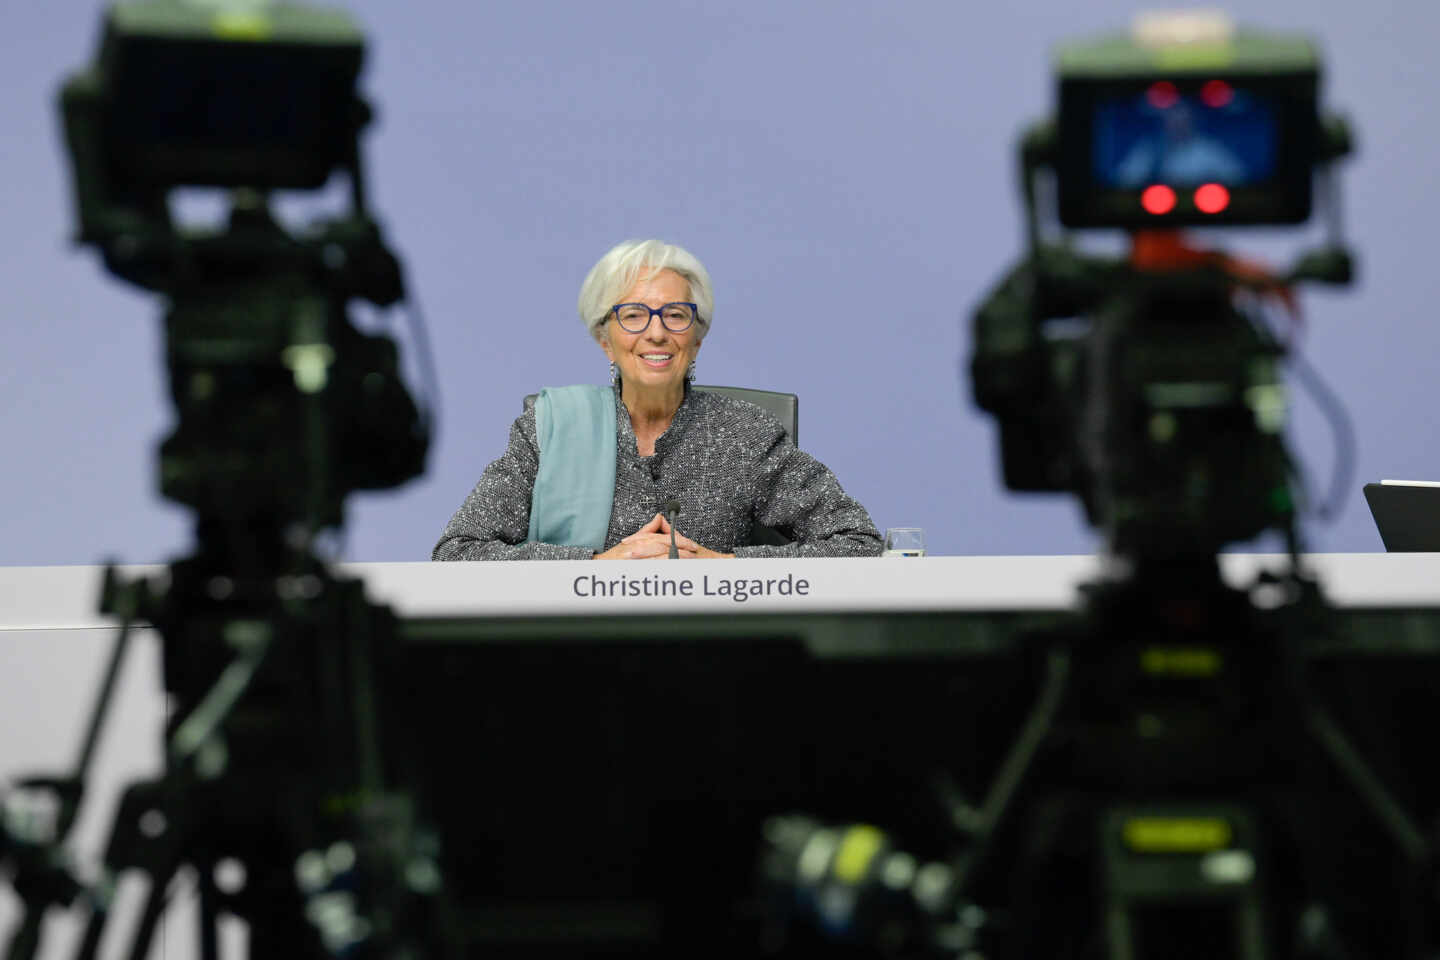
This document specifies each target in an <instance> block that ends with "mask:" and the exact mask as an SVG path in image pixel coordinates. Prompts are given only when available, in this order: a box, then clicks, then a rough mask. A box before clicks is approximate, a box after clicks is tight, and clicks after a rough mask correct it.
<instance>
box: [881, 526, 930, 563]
mask: <svg viewBox="0 0 1440 960" xmlns="http://www.w3.org/2000/svg"><path fill="white" fill-rule="evenodd" d="M884 555H885V556H887V557H923V556H925V531H924V530H922V529H921V528H920V527H890V528H889V529H887V530H886V531H885V554H884Z"/></svg>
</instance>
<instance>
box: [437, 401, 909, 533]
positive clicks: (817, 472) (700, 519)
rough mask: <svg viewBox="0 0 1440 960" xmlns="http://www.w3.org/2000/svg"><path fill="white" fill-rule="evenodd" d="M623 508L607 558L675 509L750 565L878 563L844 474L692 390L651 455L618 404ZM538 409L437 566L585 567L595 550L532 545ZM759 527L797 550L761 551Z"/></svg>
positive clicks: (680, 527) (470, 504)
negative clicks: (527, 563) (582, 562)
mask: <svg viewBox="0 0 1440 960" xmlns="http://www.w3.org/2000/svg"><path fill="white" fill-rule="evenodd" d="M615 431H616V446H617V450H616V456H615V502H614V506H613V508H612V510H611V514H610V528H609V531H608V533H607V534H606V538H605V545H604V547H603V548H601V549H602V550H608V549H610V548H611V547H613V546H614V545H615V544H617V543H619V542H620V541H621V540H622V539H623V538H625V537H627V536H629V535H630V534H632V533H634V532H635V531H636V530H638V529H640V528H641V527H642V526H644V525H645V524H646V523H648V522H649V521H650V520H651V518H653V517H654V516H655V514H657V513H662V512H664V505H665V503H666V502H667V501H670V500H676V501H678V502H679V503H680V507H681V511H680V516H679V519H678V520H677V521H676V523H675V529H676V530H677V532H679V533H681V534H684V535H685V536H687V537H689V538H690V539H692V540H694V541H695V542H696V543H699V544H700V545H702V546H705V547H709V548H710V549H711V550H715V551H717V552H720V553H734V554H735V555H737V556H741V557H863V556H878V555H879V553H880V550H881V541H880V534H879V533H878V532H877V531H876V529H875V524H874V523H873V522H872V521H871V520H870V515H869V514H868V513H866V511H865V508H864V507H862V506H861V505H860V504H859V503H857V502H856V501H855V499H854V498H853V497H850V496H849V495H847V494H846V493H845V491H844V490H843V489H842V488H841V486H840V482H839V481H838V480H836V479H835V474H833V473H832V472H830V470H829V469H828V468H827V467H826V466H825V465H824V464H823V463H821V462H820V461H818V460H816V459H815V458H814V457H812V456H810V455H809V454H807V453H804V452H803V451H801V450H800V449H799V448H797V447H796V446H795V444H794V443H793V442H791V440H790V436H789V434H788V433H786V431H785V428H784V427H783V426H781V424H780V421H778V420H776V419H775V418H774V417H773V416H771V415H770V414H768V413H766V412H765V411H764V410H762V409H760V408H759V407H757V406H755V405H754V404H753V403H746V402H745V401H743V400H736V399H733V398H731V397H725V396H722V395H720V394H715V393H706V392H704V391H698V390H687V391H686V395H685V399H684V401H683V402H681V404H680V409H679V410H677V411H676V413H675V419H674V420H673V421H672V422H671V424H670V427H669V429H667V430H666V431H665V432H664V433H663V434H661V436H660V438H659V439H658V440H656V441H655V454H654V455H653V456H649V457H642V456H640V454H639V451H638V449H637V446H636V442H635V431H634V428H633V427H632V426H631V424H630V415H629V412H628V411H627V410H626V408H625V405H624V404H623V403H622V402H621V401H620V398H619V395H618V393H617V395H616V397H615ZM539 464H540V457H539V448H538V445H537V442H536V439H535V411H534V409H533V408H527V409H526V411H525V412H524V413H523V414H521V415H520V416H519V417H518V418H517V419H516V420H515V422H514V424H513V425H512V426H511V427H510V444H509V446H508V447H507V448H506V450H505V453H504V454H502V455H501V456H500V458H499V459H497V460H495V461H494V462H492V463H491V464H490V465H489V466H488V467H486V468H485V472H484V473H483V474H481V476H480V481H479V482H478V483H476V484H475V488H474V489H473V490H471V491H470V495H469V496H467V497H466V498H465V502H464V503H462V504H461V505H460V509H459V510H457V511H456V512H455V515H454V516H453V517H451V518H450V522H449V523H448V524H447V525H446V527H445V532H444V533H443V534H441V536H440V541H439V542H438V543H437V544H436V545H435V549H434V551H433V552H432V554H431V559H432V560H579V559H589V558H590V557H591V555H592V551H591V549H590V548H589V547H571V546H562V545H559V544H551V543H533V542H526V536H527V534H528V532H529V526H530V495H531V491H532V489H533V488H534V485H535V474H536V472H537V470H538V469H539ZM755 521H758V522H759V523H760V524H762V525H764V526H768V527H776V528H778V529H780V530H781V531H782V532H784V533H785V534H786V536H788V537H789V538H790V539H792V540H793V541H794V542H793V543H791V544H788V545H786V546H756V545H751V544H750V542H749V539H750V529H751V526H752V523H753V522H755Z"/></svg>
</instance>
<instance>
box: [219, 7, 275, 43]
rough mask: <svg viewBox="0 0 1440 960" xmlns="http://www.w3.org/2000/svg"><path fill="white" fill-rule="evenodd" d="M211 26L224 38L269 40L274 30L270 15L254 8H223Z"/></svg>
mask: <svg viewBox="0 0 1440 960" xmlns="http://www.w3.org/2000/svg"><path fill="white" fill-rule="evenodd" d="M211 28H212V29H213V30H214V31H215V36H217V37H219V38H220V39H222V40H267V39H269V37H270V34H271V33H272V32H273V30H274V27H273V25H272V24H271V23H270V18H269V17H267V16H266V15H265V14H263V13H259V12H256V11H253V10H221V11H220V12H219V13H217V14H215V19H214V20H213V21H212V22H211Z"/></svg>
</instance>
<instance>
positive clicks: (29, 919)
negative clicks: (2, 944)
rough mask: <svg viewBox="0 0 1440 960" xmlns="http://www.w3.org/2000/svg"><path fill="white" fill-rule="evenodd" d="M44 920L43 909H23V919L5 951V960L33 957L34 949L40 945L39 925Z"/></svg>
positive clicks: (27, 959)
mask: <svg viewBox="0 0 1440 960" xmlns="http://www.w3.org/2000/svg"><path fill="white" fill-rule="evenodd" d="M44 918H45V911H44V910H43V909H42V910H37V909H35V908H33V907H28V906H27V907H26V908H25V916H24V919H22V920H21V921H20V926H18V927H16V928H15V933H14V934H13V935H12V936H11V937H10V946H9V947H8V948H6V950H5V957H6V960H31V958H32V957H34V956H35V948H36V947H38V946H39V945H40V923H41V921H42V920H44Z"/></svg>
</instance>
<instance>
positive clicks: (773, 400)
mask: <svg viewBox="0 0 1440 960" xmlns="http://www.w3.org/2000/svg"><path fill="white" fill-rule="evenodd" d="M694 389H696V390H704V391H706V392H707V393H718V394H721V395H723V396H727V397H733V398H734V399H736V400H745V401H748V402H750V403H753V404H755V406H757V407H759V408H760V409H761V410H764V411H765V412H766V413H768V414H770V416H772V417H774V418H775V419H777V420H779V421H780V425H781V426H782V427H784V428H785V432H786V433H788V434H790V442H791V443H793V444H795V445H796V446H797V447H798V446H799V445H800V398H799V397H798V396H796V395H795V394H793V393H780V392H778V391H775V390H752V389H750V388H749V387H717V386H713V385H709V384H705V385H702V384H698V383H697V384H696V385H695V387H694ZM536 396H537V394H533V393H531V394H528V395H527V396H526V397H525V403H524V406H523V407H522V409H524V410H529V409H530V408H531V407H533V406H534V405H535V397H536Z"/></svg>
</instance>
